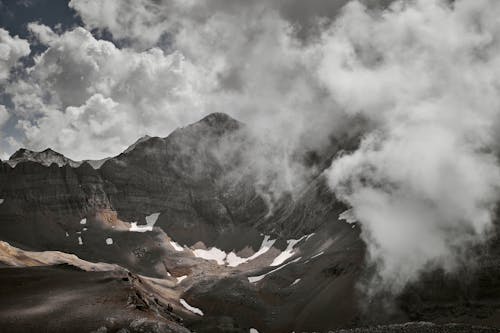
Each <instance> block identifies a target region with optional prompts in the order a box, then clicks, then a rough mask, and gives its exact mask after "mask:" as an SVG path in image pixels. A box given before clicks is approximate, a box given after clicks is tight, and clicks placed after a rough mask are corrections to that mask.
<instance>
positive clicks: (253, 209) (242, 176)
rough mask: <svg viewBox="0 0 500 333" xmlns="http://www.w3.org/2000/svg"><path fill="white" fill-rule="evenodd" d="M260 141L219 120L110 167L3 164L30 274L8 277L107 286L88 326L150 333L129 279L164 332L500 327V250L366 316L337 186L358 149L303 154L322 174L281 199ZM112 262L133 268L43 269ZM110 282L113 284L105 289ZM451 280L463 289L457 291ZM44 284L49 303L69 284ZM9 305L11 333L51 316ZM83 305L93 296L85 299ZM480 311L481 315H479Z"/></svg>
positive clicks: (0, 232)
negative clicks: (331, 179) (340, 159)
mask: <svg viewBox="0 0 500 333" xmlns="http://www.w3.org/2000/svg"><path fill="white" fill-rule="evenodd" d="M256 140H258V139H256V138H255V137H253V136H252V135H251V134H250V133H249V132H248V130H247V128H246V127H245V125H244V124H242V123H240V122H238V121H236V120H234V119H232V118H230V117H229V116H227V115H225V114H212V115H209V116H207V117H206V118H204V119H202V120H200V121H199V122H197V123H195V124H192V125H189V126H187V127H184V128H180V129H177V130H176V131H174V132H173V133H172V134H171V135H169V136H168V137H166V138H158V137H151V138H150V137H144V138H141V139H140V140H138V141H137V142H136V143H135V144H134V145H132V146H131V147H130V148H129V149H127V150H126V151H124V152H123V153H122V154H120V155H118V156H116V157H113V158H110V159H107V160H106V161H104V162H103V164H102V165H101V166H100V167H95V166H94V167H92V166H91V165H90V164H89V163H87V162H83V163H77V162H73V161H71V160H69V159H66V158H65V157H64V156H62V155H60V154H58V153H55V152H52V151H46V152H45V153H43V154H42V153H40V154H42V155H40V154H38V155H36V154H35V155H36V156H34V155H33V154H32V153H27V151H24V150H22V151H19V152H17V153H16V154H14V155H13V157H12V158H11V160H10V161H5V162H2V163H0V240H1V241H3V243H0V245H1V246H0V262H2V263H3V265H4V266H17V268H16V269H13V268H0V279H3V283H5V285H6V286H9V285H14V286H15V285H16V282H15V280H16V279H21V277H22V278H26V279H27V278H28V276H30V275H32V276H33V278H35V277H37V278H38V277H40V278H42V277H43V279H48V280H51V279H54V281H63V280H64V279H66V278H70V276H69V275H71V276H74V280H72V282H71V283H70V284H68V285H67V286H66V285H65V284H64V283H63V285H64V288H68V290H69V289H72V288H74V289H75V290H80V289H79V288H83V289H82V290H86V289H85V288H87V287H88V288H90V289H92V288H94V287H95V288H96V289H92V290H96V293H91V294H90V296H89V297H90V298H92V297H97V298H98V299H101V298H99V297H100V296H98V294H99V292H103V293H104V295H107V293H110V296H109V298H110V299H113V300H120V301H116V302H115V301H112V302H110V303H109V306H108V305H107V306H106V308H105V309H103V310H102V313H101V312H99V311H100V310H99V311H96V312H92V313H91V315H90V314H89V317H86V318H91V316H96V318H98V320H96V321H95V323H94V324H92V323H91V322H90V321H89V324H88V326H85V329H83V326H82V327H81V328H82V330H81V331H85V332H87V331H92V330H94V331H96V330H99V329H101V331H104V329H106V331H111V332H115V331H118V330H119V329H122V328H123V329H128V330H129V331H130V332H133V331H134V329H135V328H133V327H132V326H133V325H132V321H130V320H129V321H124V319H123V318H124V317H123V316H124V314H123V313H122V312H120V311H122V310H120V309H122V308H123V306H124V305H123V301H122V300H123V299H124V297H125V295H126V294H127V295H129V294H130V293H129V292H127V293H121V291H120V290H121V289H120V288H121V287H117V288H118V289H117V290H116V291H112V289H113V288H115V282H113V281H115V280H116V286H118V285H120V283H121V282H120V281H121V279H123V278H124V277H122V275H123V274H124V273H123V272H125V271H129V272H131V273H130V274H132V275H133V276H134V281H136V282H137V281H140V284H137V283H136V284H134V286H135V287H134V288H136V289H137V288H139V287H140V288H139V289H140V290H141V291H140V292H138V294H137V295H138V296H133V297H132V298H134V297H135V298H134V299H136V300H137V299H140V300H141V301H140V302H139V303H141V302H142V303H144V304H146V305H144V309H145V310H144V309H140V308H141V306H139V308H137V309H136V310H138V311H142V310H144V311H146V312H147V313H148V314H147V315H145V317H144V316H143V317H140V316H137V315H132V317H131V318H136V319H134V320H142V321H143V322H144V323H149V324H148V325H150V324H151V325H153V323H154V322H155V321H156V322H158V325H159V326H158V327H157V328H154V329H153V328H148V329H149V330H153V331H154V330H157V331H158V332H164V331H165V332H170V331H173V332H185V331H186V329H189V330H193V331H197V332H249V330H250V329H251V328H253V329H256V330H258V331H259V332H261V333H262V332H291V331H325V332H326V331H328V330H332V329H336V328H346V327H356V326H362V325H371V324H377V323H387V322H405V321H409V320H430V321H440V320H441V321H442V322H453V321H462V322H469V321H470V322H477V323H478V324H485V325H493V326H496V325H499V324H500V320H498V319H497V318H500V316H499V315H500V312H499V310H498V309H500V306H499V305H500V297H497V295H496V294H495V291H496V290H500V288H498V287H499V286H500V279H497V278H496V275H495V273H494V272H496V270H495V269H494V267H495V265H496V264H495V263H497V259H496V258H500V255H497V254H496V253H495V252H494V253H493V254H492V255H491V256H492V257H491V258H490V259H491V260H489V261H488V262H490V265H489V266H488V267H489V268H488V269H486V270H483V271H481V272H482V273H479V274H476V275H474V278H472V279H471V280H470V281H469V282H467V283H464V284H457V283H455V282H453V281H456V278H454V277H449V276H447V277H443V278H439V274H433V275H431V276H430V277H429V278H428V279H427V280H425V279H424V280H423V282H422V283H423V284H422V285H418V284H416V285H414V286H410V287H409V288H408V290H407V291H406V293H405V294H404V295H402V296H401V297H399V298H398V299H397V300H396V304H397V310H396V311H391V312H390V313H386V311H382V308H379V309H377V310H376V311H366V310H367V308H368V309H369V308H370V307H369V306H368V307H367V306H361V305H362V304H364V303H366V299H364V298H363V295H362V294H361V293H360V291H359V289H358V288H357V284H358V282H359V281H360V280H362V279H363V278H365V277H366V274H367V271H366V269H365V267H364V256H365V248H364V244H363V242H362V241H361V239H360V237H359V233H360V229H359V226H358V225H357V224H356V223H352V221H349V223H348V222H347V221H345V220H344V219H343V217H345V214H342V213H344V211H345V210H346V207H345V206H344V205H343V204H342V203H340V202H338V201H337V200H336V199H335V197H334V196H333V194H332V193H331V192H330V190H329V189H328V187H327V186H326V185H325V182H324V179H323V178H322V176H321V170H322V168H324V167H325V166H327V165H328V161H329V160H330V159H331V158H332V156H333V155H334V154H335V153H337V152H338V150H339V149H341V148H346V147H347V148H349V147H350V146H351V145H352V144H353V142H354V141H353V140H350V141H348V142H347V143H345V145H342V144H339V142H338V141H337V142H332V145H331V147H329V148H327V149H325V150H324V151H321V152H305V153H304V154H303V156H302V157H300V156H299V159H300V158H302V160H303V161H304V165H306V166H311V164H314V168H312V169H315V170H316V171H315V172H313V173H311V174H310V178H309V179H308V181H307V182H306V183H305V184H304V186H303V187H302V188H300V189H299V190H298V191H296V192H295V193H293V195H292V193H282V195H281V196H273V195H274V194H273V192H272V186H271V185H272V184H271V183H272V182H275V181H277V180H278V181H279V177H280V175H276V174H267V175H265V177H262V174H261V173H259V165H258V164H257V162H258V161H255V160H253V159H252V158H251V157H254V156H256V155H255V147H259V145H261V143H259V142H258V141H256ZM249 157H250V158H249ZM75 163H76V164H75ZM263 179H264V180H265V181H263ZM266 181H267V182H266ZM492 248H493V247H492ZM54 251H56V252H54ZM69 254H73V255H76V256H77V257H75V256H70V255H69ZM80 260H81V261H80ZM82 262H83V263H88V264H82ZM99 262H101V263H106V264H109V265H114V266H112V267H117V268H116V269H114V268H110V270H111V272H112V273H104V272H83V271H71V272H69V273H68V271H67V270H62V271H61V269H60V268H59V267H56V268H53V269H52V268H42V267H38V268H37V267H35V268H33V267H30V266H34V265H35V266H43V265H51V264H61V263H66V264H70V265H72V266H78V267H81V268H82V267H83V268H84V269H85V268H86V267H94V266H93V265H97V264H95V263H99ZM98 267H100V266H98ZM484 267H487V265H486V264H485V265H484ZM485 272H486V273H485ZM488 272H489V273H491V274H488ZM68 274H69V275H68ZM106 274H110V275H106ZM120 274H122V275H120ZM71 279H73V277H71ZM95 279H104V281H108V280H109V281H108V282H109V283H108V282H105V283H103V284H101V283H100V282H99V283H97V285H95V284H94V283H95V281H96V280H95ZM443 279H445V280H443ZM454 279H455V280H454ZM44 281H47V280H44ZM89 281H90V282H89ZM443 281H444V282H443ZM79 283H82V286H81V287H79ZM89 283H90V285H89ZM134 283H135V282H134ZM443 283H444V285H446V286H449V289H446V288H441V287H440V286H442V285H443ZM84 286H87V287H84ZM36 288H38V289H39V290H40V291H39V293H40V295H41V294H43V293H49V292H51V290H52V289H53V288H55V286H54V284H52V283H47V284H43V283H40V284H38V285H37V286H36ZM141 288H142V289H141ZM433 288H434V289H433ZM104 289H106V290H105V291H104ZM108 289H109V290H108ZM134 290H135V289H134ZM431 290H435V292H431ZM15 292H16V293H19V294H20V295H21V294H23V292H24V291H23V288H21V287H19V288H17V289H15ZM26 292H29V290H27V291H26ZM114 293H118V294H119V295H118V294H114ZM120 293H121V294H120ZM63 294H64V295H66V291H65V292H64V293H63ZM77 294H78V293H77ZM111 294H112V295H111ZM488 295H491V297H490V296H488ZM499 296H500V295H499ZM0 297H2V298H3V297H10V298H9V300H10V302H9V303H8V305H5V304H7V303H5V302H3V304H4V305H0V327H2V328H3V327H10V326H12V325H20V326H17V327H20V328H19V331H23V329H24V331H30V330H29V327H30V325H33V322H34V321H38V320H40V318H47V317H43V316H42V317H37V316H28V315H26V316H24V315H23V316H21V317H19V316H18V317H15V318H14V317H12V315H11V314H12V311H14V310H15V309H17V308H18V307H22V306H24V305H23V304H25V303H23V302H24V301H23V298H22V297H20V298H19V301H16V298H15V293H14V291H12V292H11V291H9V290H8V288H4V289H3V290H0ZM61 297H62V296H61ZM102 297H104V298H106V297H108V296H102ZM127 297H128V296H127ZM127 297H125V298H127ZM63 298H64V297H63ZM74 299H75V300H76V301H78V302H79V301H82V302H84V301H85V302H87V301H89V299H88V298H86V296H84V293H83V292H82V293H81V294H78V295H76V296H75V298H74ZM155 299H156V301H155ZM40 302H41V304H42V303H43V308H44V309H46V310H47V311H45V312H43V313H44V316H48V314H49V313H52V312H51V311H55V312H54V313H57V314H58V315H62V316H65V317H66V316H68V317H67V318H68V322H67V323H66V324H64V325H65V326H64V325H63V326H61V327H59V328H54V327H52V326H50V327H47V330H50V331H58V330H59V331H61V332H62V331H65V330H66V331H73V332H74V331H75V330H74V327H76V326H74V325H75V324H74V322H72V321H71V320H79V319H78V318H80V317H72V316H70V315H68V314H67V313H66V312H64V311H70V310H69V308H70V307H71V306H69V305H68V307H66V308H65V309H64V311H63V312H57V311H60V310H58V309H59V308H58V306H56V304H55V303H51V302H49V301H46V302H42V301H40ZM89 302H100V301H98V300H95V299H94V300H91V301H89ZM134 302H135V301H134ZM158 302H160V303H161V304H170V307H169V309H170V310H174V314H175V316H170V314H172V311H167V312H169V313H170V314H169V316H166V317H165V316H164V315H161V313H164V311H163V310H161V309H162V308H163V307H164V306H163V305H162V307H158V304H160V303H158ZM104 303H106V301H105V302H104ZM125 303H127V302H125ZM136 303H137V302H136ZM142 303H141V304H142ZM375 303H376V302H375ZM375 303H374V307H375V306H376V305H375ZM65 304H66V303H65ZM68 304H69V303H68ZM106 304H108V303H106ZM467 304H469V308H467ZM364 305H366V304H364ZM476 305H477V306H476ZM40 306H41V305H40ZM464 306H465V308H464ZM471 307H472V308H474V309H475V310H474V311H469V310H467V309H470V308H471ZM115 308H116V309H115ZM98 309H99V308H98ZM459 309H466V310H465V311H462V312H460V311H459ZM477 309H482V310H477ZM49 310H50V311H49ZM372 310H373V307H372ZM476 310H477V311H476ZM113 311H118V314H114V312H113ZM134 311H135V310H134ZM159 313H160V315H159ZM158 316H159V317H158ZM118 317H119V318H122V319H123V320H122V319H120V320H121V321H120V320H118V322H119V323H120V324H119V325H115V324H110V322H109V320H108V319H107V318H118ZM146 317H147V319H144V318H146ZM71 318H73V319H71ZM141 318H142V319H141ZM173 318H174V319H173ZM175 318H177V319H182V325H180V324H179V322H177V321H176V320H177V319H175ZM70 319H71V320H70ZM89 320H90V319H89ZM174 322H175V323H176V324H175V325H177V326H175V325H174V324H171V323H174ZM136 324H137V323H136ZM134 325H135V324H134ZM137 325H138V324H137ZM169 325H170V326H169ZM172 325H174V326H172ZM160 326H161V327H160ZM103 327H104V328H103ZM137 327H139V328H137V330H136V331H140V329H142V328H140V325H139V326H137ZM72 329H73V330H72ZM148 329H146V331H147V330H148ZM122 332H126V331H122Z"/></svg>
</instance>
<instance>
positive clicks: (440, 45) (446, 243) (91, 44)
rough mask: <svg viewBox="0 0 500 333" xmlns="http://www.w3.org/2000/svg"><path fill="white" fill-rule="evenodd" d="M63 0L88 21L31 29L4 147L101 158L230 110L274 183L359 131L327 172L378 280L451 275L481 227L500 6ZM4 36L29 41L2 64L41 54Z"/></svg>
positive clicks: (487, 222) (289, 182)
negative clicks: (261, 142)
mask: <svg viewBox="0 0 500 333" xmlns="http://www.w3.org/2000/svg"><path fill="white" fill-rule="evenodd" d="M69 5H70V6H71V7H72V8H73V9H75V10H76V11H77V12H78V13H79V15H80V16H81V18H82V21H83V22H84V24H85V26H84V27H78V28H76V29H73V30H69V31H66V32H55V31H53V30H52V29H50V28H49V27H46V26H43V25H40V24H37V23H32V24H30V26H29V29H30V31H31V32H32V34H33V36H34V38H35V39H36V40H37V41H38V43H41V44H43V45H44V46H45V47H46V51H45V52H44V53H42V54H40V55H38V56H37V57H35V59H34V64H33V65H32V66H31V67H29V68H25V70H24V73H22V75H17V76H16V77H15V78H11V79H10V82H9V84H4V86H5V92H6V94H7V95H8V96H9V97H10V99H11V102H12V106H9V107H3V108H0V123H1V119H7V117H10V118H11V119H14V120H15V123H16V124H17V125H16V126H17V127H16V129H17V133H16V135H17V136H16V135H12V136H10V137H8V138H5V137H4V140H3V142H4V143H3V147H4V148H6V149H7V150H12V149H15V148H17V146H19V145H26V146H28V147H29V148H32V149H44V148H46V147H47V146H49V147H52V148H54V149H55V150H57V151H60V152H62V153H64V154H65V155H67V156H68V157H70V158H72V159H75V160H79V159H86V158H96V159H97V158H103V157H106V156H109V155H113V154H117V153H119V152H120V151H122V150H123V149H124V148H125V147H126V146H128V145H130V144H131V143H132V142H134V141H135V140H136V139H137V138H138V137H139V136H142V135H144V134H148V135H158V136H166V135H168V134H169V133H170V132H171V131H172V130H173V129H175V128H176V127H178V126H184V125H186V124H187V123H189V122H194V121H197V120H198V119H200V118H201V117H202V116H203V115H206V114H208V113H210V112H226V113H228V114H230V115H232V116H234V117H236V118H238V119H240V120H242V121H244V122H246V123H248V124H249V128H250V129H251V130H252V131H253V132H254V133H255V134H256V136H257V137H265V138H266V141H267V142H269V147H264V149H260V148H256V149H254V150H250V153H251V157H254V158H252V160H253V161H254V163H255V165H256V166H257V167H258V168H261V169H262V170H265V172H263V174H262V178H263V179H264V180H266V181H268V180H269V179H270V178H273V177H274V175H278V176H279V179H278V180H277V181H275V183H273V184H272V185H271V186H267V187H268V188H269V187H270V188H271V189H272V190H271V191H270V192H271V194H273V193H280V191H282V190H283V189H290V188H294V187H296V186H297V185H296V184H300V182H301V181H302V180H303V177H302V176H304V174H308V173H310V172H311V170H304V168H303V165H300V164H297V163H295V162H294V156H296V155H297V152H305V151H308V150H316V151H322V150H325V149H326V150H328V148H329V147H331V145H332V142H335V140H337V142H338V141H339V140H345V139H346V138H347V137H349V138H352V137H357V138H358V139H359V141H360V142H361V143H360V144H359V147H356V149H354V150H352V151H349V152H345V153H342V154H339V155H338V156H337V157H336V158H335V159H334V160H333V163H332V165H331V167H329V168H328V169H327V170H326V171H325V174H326V175H327V177H328V181H329V184H330V185H331V188H332V190H333V191H334V192H335V193H336V194H337V196H338V197H339V198H340V199H341V200H343V201H344V202H346V203H347V204H348V205H350V206H351V207H352V208H353V213H354V214H355V216H356V218H357V219H358V220H359V222H360V223H361V224H362V226H363V227H362V230H363V233H362V237H363V239H364V240H365V242H366V243H367V245H368V250H369V257H370V260H371V261H372V262H374V263H377V267H378V278H379V280H377V281H379V282H380V281H381V282H380V285H381V287H382V288H385V289H390V290H392V291H395V292H397V291H399V290H401V288H402V287H403V286H404V285H405V284H406V283H407V282H408V281H412V280H413V279H415V278H417V277H418V274H419V272H421V271H422V270H424V269H426V268H427V267H429V266H432V265H440V266H442V267H445V268H446V269H449V270H452V269H453V268H454V267H455V266H456V265H458V264H459V262H460V260H461V258H463V253H464V251H466V249H467V248H468V247H469V246H470V245H471V244H475V243H478V242H481V241H483V240H484V239H485V238H486V237H487V235H488V230H490V229H491V227H492V223H493V211H494V208H495V205H496V202H497V201H498V198H499V185H500V170H499V167H498V161H497V155H498V152H499V149H498V144H497V142H499V140H498V134H497V133H499V131H498V128H499V126H498V119H499V117H498V115H499V112H498V110H499V107H500V105H499V104H500V98H499V96H500V94H499V89H500V88H499V87H500V82H499V79H498V78H499V77H500V75H499V74H500V73H498V71H499V70H500V66H499V62H500V56H499V55H500V52H499V51H500V50H499V47H500V43H499V40H500V24H499V23H498V20H497V17H499V15H500V4H499V3H498V1H494V0H477V1H466V0H457V1H445V0H431V1H429V0H413V1H369V0H365V1H347V0H346V1H327V0H324V1H322V0H314V1H310V2H309V1H308V2H304V1H301V0H296V1H287V2H283V1H267V0H266V1H264V0H262V1H261V0H255V1H247V0H236V1H235V0H231V1H230V0H212V1H204V2H195V1H180V0H168V1H167V0H161V1H150V0H137V1H131V0H126V1H116V0H109V1H108V0H106V1H103V0H72V1H70V3H69ZM90 31H92V32H93V33H91V32H90ZM1 33H2V32H1V31H0V36H3V35H1ZM5 33H7V32H6V31H4V32H3V34H5ZM101 34H102V35H106V34H110V35H111V36H112V37H113V40H112V41H107V40H104V39H101V38H100V37H99V36H100V35H101ZM6 36H7V37H2V38H3V39H0V42H2V44H1V45H4V44H6V45H11V46H8V47H9V50H11V49H16V48H14V47H12V44H19V45H21V44H22V45H23V46H21V47H19V46H18V48H17V49H16V50H18V51H15V52H12V51H9V53H6V54H8V56H7V57H4V58H5V59H7V60H5V61H4V62H1V63H0V64H1V65H2V67H0V75H1V73H4V72H5V70H4V69H3V68H7V70H6V71H7V72H11V68H12V66H14V65H15V63H16V62H17V61H18V59H19V58H20V57H22V56H23V55H26V54H27V53H29V46H28V45H26V44H25V43H26V42H25V41H19V40H16V39H15V38H12V37H10V36H9V35H8V33H7V35H6ZM2 48H3V46H2ZM19 50H20V51H19ZM4 58H2V59H4ZM2 61H3V60H2ZM5 64H7V65H5ZM4 76H5V75H4ZM4 80H5V79H4ZM0 84H1V82H0ZM2 114H3V116H2ZM4 122H5V120H4ZM270 152H271V154H270ZM269 156H272V158H269ZM315 171H317V170H315ZM265 185H266V184H264V185H263V186H262V187H266V186H265ZM259 186H260V185H259ZM266 191H267V190H266ZM263 195H264V196H266V197H267V196H269V193H267V192H266V193H264V194H263ZM273 200H274V199H273V198H270V199H269V201H270V202H272V201H273ZM270 205H272V204H270Z"/></svg>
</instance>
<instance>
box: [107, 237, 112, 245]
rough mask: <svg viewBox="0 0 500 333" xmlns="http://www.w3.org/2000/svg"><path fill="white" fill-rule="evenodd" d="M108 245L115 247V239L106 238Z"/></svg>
mask: <svg viewBox="0 0 500 333" xmlns="http://www.w3.org/2000/svg"><path fill="white" fill-rule="evenodd" d="M106 244H108V245H113V238H111V237H108V238H106Z"/></svg>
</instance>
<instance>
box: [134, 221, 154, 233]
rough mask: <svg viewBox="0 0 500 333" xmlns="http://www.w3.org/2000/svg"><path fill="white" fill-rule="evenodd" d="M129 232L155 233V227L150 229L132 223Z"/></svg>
mask: <svg viewBox="0 0 500 333" xmlns="http://www.w3.org/2000/svg"><path fill="white" fill-rule="evenodd" d="M128 231H132V232H146V231H153V227H150V226H149V225H137V222H132V223H130V229H128Z"/></svg>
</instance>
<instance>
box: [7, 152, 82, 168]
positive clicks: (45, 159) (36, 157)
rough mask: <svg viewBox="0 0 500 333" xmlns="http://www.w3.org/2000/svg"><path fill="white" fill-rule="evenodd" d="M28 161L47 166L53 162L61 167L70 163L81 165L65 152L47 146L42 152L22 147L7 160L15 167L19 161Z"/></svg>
mask: <svg viewBox="0 0 500 333" xmlns="http://www.w3.org/2000/svg"><path fill="white" fill-rule="evenodd" d="M27 161H30V162H36V163H40V164H42V165H45V166H50V165H51V164H52V163H55V164H57V165H58V166H59V167H62V166H63V165H66V164H68V165H70V166H71V167H78V166H79V165H80V163H79V162H75V161H73V160H71V159H69V158H67V157H66V156H64V155H63V154H61V153H58V152H56V151H55V150H52V149H51V148H47V149H45V150H43V151H40V152H37V151H33V150H29V149H26V148H21V149H19V150H17V151H16V152H15V153H14V154H12V156H11V157H10V158H9V160H8V161H6V162H7V163H8V164H9V165H10V166H12V167H15V166H16V165H17V164H18V163H21V162H27Z"/></svg>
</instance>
